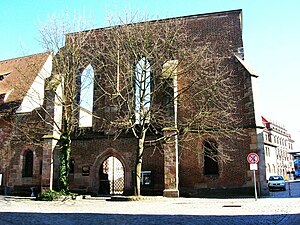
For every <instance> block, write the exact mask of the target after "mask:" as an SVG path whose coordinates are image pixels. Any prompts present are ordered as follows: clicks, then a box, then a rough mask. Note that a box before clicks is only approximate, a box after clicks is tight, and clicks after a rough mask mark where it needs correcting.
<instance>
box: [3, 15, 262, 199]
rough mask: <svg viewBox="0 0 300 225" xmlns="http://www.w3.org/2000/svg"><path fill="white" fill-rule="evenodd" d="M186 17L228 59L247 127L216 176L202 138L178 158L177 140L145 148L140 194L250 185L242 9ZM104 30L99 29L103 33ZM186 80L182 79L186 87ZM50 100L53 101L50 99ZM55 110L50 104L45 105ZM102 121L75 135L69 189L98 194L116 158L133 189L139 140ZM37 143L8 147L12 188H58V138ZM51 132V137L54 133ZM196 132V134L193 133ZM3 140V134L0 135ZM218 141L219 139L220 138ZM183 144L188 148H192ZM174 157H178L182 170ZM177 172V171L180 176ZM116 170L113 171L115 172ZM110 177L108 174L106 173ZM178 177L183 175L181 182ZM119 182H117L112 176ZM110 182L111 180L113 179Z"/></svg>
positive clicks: (250, 122)
mask: <svg viewBox="0 0 300 225" xmlns="http://www.w3.org/2000/svg"><path fill="white" fill-rule="evenodd" d="M179 19H184V20H186V26H187V27H188V32H190V33H191V34H192V35H194V36H196V37H197V38H198V40H199V44H202V43H206V42H214V43H216V51H217V52H216V54H220V55H222V56H223V57H225V58H227V63H228V68H229V69H230V70H232V71H233V76H232V78H231V79H232V85H233V87H234V89H236V90H235V93H236V105H235V106H236V108H237V111H238V115H237V118H238V119H239V120H241V122H240V126H241V127H242V128H244V129H243V131H241V132H242V133H243V135H242V139H240V138H236V139H235V138H233V139H231V140H228V139H225V138H223V139H221V142H220V143H218V145H219V146H220V147H221V148H226V149H225V150H226V151H227V152H229V154H228V155H227V156H228V157H229V158H230V160H229V162H227V163H223V162H222V161H219V162H218V174H217V175H205V174H204V154H203V152H204V150H203V141H204V139H199V140H197V141H195V140H194V141H192V142H186V143H184V144H182V145H180V146H178V158H177V159H176V152H175V151H174V150H175V146H174V143H175V142H170V143H165V144H164V145H163V146H162V147H161V148H154V147H148V148H146V149H145V152H144V161H143V168H142V171H150V179H151V182H149V183H148V182H147V181H146V180H145V184H144V185H142V194H143V193H145V194H148V193H149V192H150V193H152V194H153V193H155V194H164V195H165V196H178V195H179V194H181V195H184V196H194V195H195V196H199V195H203V194H205V193H207V192H206V191H207V190H221V191H224V190H225V192H226V191H227V190H228V192H230V191H229V190H234V191H236V190H241V193H245V192H246V191H245V190H248V188H251V187H252V185H253V184H252V182H251V173H250V171H249V168H248V164H247V160H246V159H247V154H248V153H249V152H257V145H256V142H257V141H256V130H255V116H254V103H253V97H252V87H251V74H250V73H249V72H248V71H247V70H246V68H244V67H243V65H241V64H240V62H239V61H238V60H237V59H236V57H235V55H234V53H236V52H237V49H238V48H240V47H243V42H242V21H241V10H234V11H229V12H220V13H211V14H203V15H195V16H187V17H181V18H179ZM99 32H101V30H100V31H99ZM183 82H184V79H183V80H180V81H179V85H183ZM94 95H95V96H94V99H97V102H95V107H94V113H95V114H97V116H98V117H103V118H104V117H105V109H104V108H101V109H100V108H97V105H103V104H105V100H104V99H101V98H99V96H100V95H101V91H100V90H95V91H94ZM188 99H189V96H188V94H187V95H183V96H182V97H181V98H180V100H179V101H181V102H180V104H179V105H180V106H179V108H178V118H179V120H182V119H184V118H185V117H188V116H189V112H187V110H186V109H185V107H184V106H185V104H189V101H188ZM48 104H49V102H48ZM47 107H50V108H49V112H53V110H52V109H53V108H51V106H47V103H46V108H47ZM102 125H103V124H102V121H101V120H97V119H95V120H94V121H93V127H92V128H91V129H89V128H86V129H85V130H83V132H82V133H81V134H80V135H77V134H75V135H74V136H73V139H72V152H71V159H72V163H73V165H72V166H73V167H74V168H72V171H71V173H70V189H71V190H73V191H77V192H84V193H92V194H99V191H100V189H101V188H100V186H101V185H102V184H103V183H101V182H103V177H102V176H103V174H102V173H101V171H102V170H103V169H104V167H105V165H106V164H104V162H105V160H106V159H107V158H109V157H111V156H113V157H115V158H116V159H117V160H118V161H119V162H120V163H121V165H122V169H123V171H124V176H123V180H122V184H124V193H125V194H126V193H132V187H133V186H132V182H133V171H134V163H135V159H136V155H135V154H136V153H135V152H136V151H135V149H136V148H137V141H136V139H135V138H133V137H132V136H130V135H129V134H124V135H121V136H120V137H118V138H117V139H116V140H114V137H113V136H110V135H107V134H106V133H105V131H103V130H102ZM43 135H45V136H44V138H43V139H41V140H42V141H41V143H40V146H39V147H33V146H30V145H28V144H25V143H22V144H21V143H13V142H12V144H11V146H10V148H11V149H12V151H13V152H15V154H14V156H13V157H12V159H9V160H8V161H10V166H9V171H10V172H9V184H8V185H9V186H10V187H12V188H14V187H15V186H22V185H23V186H28V185H29V186H37V187H39V188H42V189H49V188H52V187H53V188H56V187H58V166H59V160H58V151H59V150H58V148H57V147H55V144H56V142H57V141H56V139H55V137H54V136H53V133H51V132H45V133H44V134H43ZM51 135H52V136H51ZM191 135H193V134H191ZM0 138H1V136H0ZM219 141H220V140H219ZM185 145H188V146H189V149H190V150H189V151H187V150H186V148H185ZM28 149H30V150H32V151H33V156H34V161H33V167H34V169H33V176H32V177H31V178H25V179H24V178H22V169H23V165H24V163H23V158H22V156H23V155H24V152H25V151H27V150H28ZM176 160H178V161H179V165H178V171H177V169H176ZM177 172H178V174H176V173H177ZM113 173H114V172H113ZM107 175H108V176H110V174H107ZM177 176H178V177H179V186H178V180H177ZM114 181H115V182H117V180H114ZM110 182H111V181H110Z"/></svg>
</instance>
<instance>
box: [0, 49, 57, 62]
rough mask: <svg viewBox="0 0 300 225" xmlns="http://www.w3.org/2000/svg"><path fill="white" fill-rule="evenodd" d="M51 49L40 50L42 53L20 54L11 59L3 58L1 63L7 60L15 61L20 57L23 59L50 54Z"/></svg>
mask: <svg viewBox="0 0 300 225" xmlns="http://www.w3.org/2000/svg"><path fill="white" fill-rule="evenodd" d="M50 53H51V52H50V51H47V52H40V53H34V54H31V55H24V56H19V57H15V58H10V59H5V60H1V61H0V63H3V62H6V61H13V60H18V59H23V58H32V57H35V56H38V55H44V54H50Z"/></svg>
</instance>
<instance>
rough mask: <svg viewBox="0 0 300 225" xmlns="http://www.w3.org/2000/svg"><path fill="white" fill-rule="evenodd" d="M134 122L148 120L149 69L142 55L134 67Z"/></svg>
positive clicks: (147, 62) (148, 64)
mask: <svg viewBox="0 0 300 225" xmlns="http://www.w3.org/2000/svg"><path fill="white" fill-rule="evenodd" d="M134 90H135V95H134V98H135V99H134V100H135V101H134V102H135V123H137V124H140V123H141V120H144V121H145V120H148V119H149V117H150V115H149V109H150V100H151V70H150V63H149V61H148V60H147V59H146V58H145V57H143V58H142V59H141V60H140V61H139V62H138V63H137V64H136V67H135V78H134Z"/></svg>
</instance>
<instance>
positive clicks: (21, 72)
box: [0, 52, 50, 103]
mask: <svg viewBox="0 0 300 225" xmlns="http://www.w3.org/2000/svg"><path fill="white" fill-rule="evenodd" d="M49 54H50V53H48V52H46V53H39V54H35V55H30V56H24V57H19V58H15V59H9V60H4V61H0V95H2V96H3V94H5V99H3V101H4V103H9V102H21V101H22V99H23V98H24V97H25V95H26V93H27V91H28V90H29V88H30V86H31V85H32V83H33V81H34V79H35V78H36V76H37V75H38V73H39V72H40V71H41V69H42V67H43V65H44V64H45V62H46V60H47V58H48V57H49Z"/></svg>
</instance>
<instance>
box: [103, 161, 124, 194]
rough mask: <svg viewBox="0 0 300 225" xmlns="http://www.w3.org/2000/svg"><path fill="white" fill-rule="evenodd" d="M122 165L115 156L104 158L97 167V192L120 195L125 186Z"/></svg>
mask: <svg viewBox="0 0 300 225" xmlns="http://www.w3.org/2000/svg"><path fill="white" fill-rule="evenodd" d="M124 175H125V173H124V167H123V165H122V163H121V161H120V160H119V159H118V158H117V157H115V156H109V157H108V158H106V159H105V160H104V161H103V162H102V164H101V166H100V168H99V194H100V195H116V194H117V195H121V194H123V192H124V188H125V182H124V181H125V177H124Z"/></svg>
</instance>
